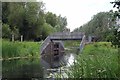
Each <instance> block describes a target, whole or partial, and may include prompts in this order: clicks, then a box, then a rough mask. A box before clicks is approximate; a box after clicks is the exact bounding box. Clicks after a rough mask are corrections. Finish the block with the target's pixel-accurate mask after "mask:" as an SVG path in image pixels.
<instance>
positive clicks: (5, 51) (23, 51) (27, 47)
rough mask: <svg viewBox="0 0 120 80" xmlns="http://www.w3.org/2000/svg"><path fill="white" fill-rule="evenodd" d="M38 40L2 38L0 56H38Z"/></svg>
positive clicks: (4, 57)
mask: <svg viewBox="0 0 120 80" xmlns="http://www.w3.org/2000/svg"><path fill="white" fill-rule="evenodd" d="M40 44H41V43H40V42H18V41H15V42H10V41H8V40H2V58H3V59H7V58H13V57H39V56H40V55H39V52H40Z"/></svg>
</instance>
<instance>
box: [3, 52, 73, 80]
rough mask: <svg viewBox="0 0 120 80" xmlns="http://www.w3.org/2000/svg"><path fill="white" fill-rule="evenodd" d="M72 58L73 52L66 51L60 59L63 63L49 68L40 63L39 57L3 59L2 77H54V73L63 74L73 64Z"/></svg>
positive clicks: (8, 79)
mask: <svg viewBox="0 0 120 80" xmlns="http://www.w3.org/2000/svg"><path fill="white" fill-rule="evenodd" d="M74 59H75V54H73V53H66V54H65V55H64V56H63V57H61V59H60V60H62V61H63V64H61V66H60V67H58V68H50V67H49V66H48V65H46V64H44V63H42V62H41V59H40V58H28V59H15V60H3V61H2V79H3V80H18V79H20V80H23V79H21V78H24V79H25V80H39V79H41V78H55V75H56V74H59V73H61V74H64V73H65V72H64V69H67V67H70V66H71V65H73V64H74ZM59 62H60V61H59ZM64 75H65V74H64ZM66 77H67V75H66Z"/></svg>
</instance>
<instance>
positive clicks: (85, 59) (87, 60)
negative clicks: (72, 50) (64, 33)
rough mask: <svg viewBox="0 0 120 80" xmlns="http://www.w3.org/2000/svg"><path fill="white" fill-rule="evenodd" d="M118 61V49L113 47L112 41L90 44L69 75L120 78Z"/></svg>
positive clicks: (75, 76)
mask: <svg viewBox="0 0 120 80" xmlns="http://www.w3.org/2000/svg"><path fill="white" fill-rule="evenodd" d="M118 63H119V61H118V49H117V48H113V47H111V43H108V42H97V43H93V44H88V45H86V46H85V48H84V49H83V52H82V53H80V54H79V55H78V56H77V58H76V63H75V64H74V66H72V67H71V70H70V72H69V74H68V75H69V77H70V78H118V77H119V76H118V75H119V70H118V69H119V67H118V66H119V64H118Z"/></svg>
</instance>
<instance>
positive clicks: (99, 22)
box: [74, 12, 114, 41]
mask: <svg viewBox="0 0 120 80" xmlns="http://www.w3.org/2000/svg"><path fill="white" fill-rule="evenodd" d="M113 25H114V22H112V17H111V13H110V12H100V13H97V14H96V15H94V16H93V18H92V19H91V20H90V21H89V22H88V23H86V24H84V25H83V26H81V27H80V28H77V29H75V30H74V31H76V32H77V31H80V32H85V33H86V34H87V35H94V36H97V37H99V38H100V40H101V41H105V40H106V37H107V36H108V34H110V32H111V30H112V27H113ZM110 35H111V34H110Z"/></svg>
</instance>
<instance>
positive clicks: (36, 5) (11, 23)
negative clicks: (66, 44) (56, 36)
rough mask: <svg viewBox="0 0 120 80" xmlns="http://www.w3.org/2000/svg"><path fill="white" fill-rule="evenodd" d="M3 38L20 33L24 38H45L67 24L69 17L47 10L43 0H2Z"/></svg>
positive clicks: (17, 35) (59, 30)
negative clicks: (29, 0) (4, 0)
mask: <svg viewBox="0 0 120 80" xmlns="http://www.w3.org/2000/svg"><path fill="white" fill-rule="evenodd" d="M2 25H3V26H2V28H3V29H2V30H3V35H2V37H3V38H10V37H11V35H15V36H16V39H19V37H20V35H23V36H24V40H34V39H36V38H40V39H45V38H46V37H47V36H48V35H49V34H51V33H53V32H56V31H58V32H61V31H62V30H63V28H66V26H67V18H66V17H61V16H60V15H59V16H57V15H56V14H54V13H52V12H45V5H44V3H43V2H2Z"/></svg>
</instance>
